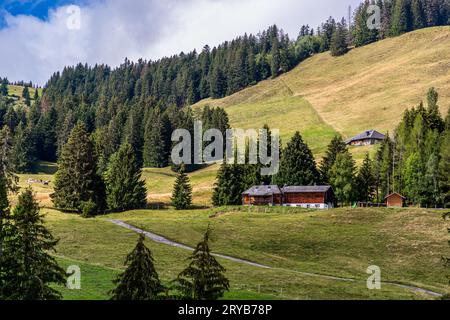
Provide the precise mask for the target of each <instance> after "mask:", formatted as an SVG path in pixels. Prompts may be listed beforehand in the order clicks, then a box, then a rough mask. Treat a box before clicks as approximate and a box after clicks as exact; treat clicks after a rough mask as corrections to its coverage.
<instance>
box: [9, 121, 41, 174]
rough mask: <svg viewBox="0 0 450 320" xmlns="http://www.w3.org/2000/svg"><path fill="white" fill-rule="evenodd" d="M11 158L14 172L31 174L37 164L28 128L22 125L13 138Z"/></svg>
mask: <svg viewBox="0 0 450 320" xmlns="http://www.w3.org/2000/svg"><path fill="white" fill-rule="evenodd" d="M11 158H12V159H11V161H12V162H13V163H14V167H15V169H16V172H19V173H26V172H33V170H34V166H35V164H36V162H37V157H36V147H35V145H34V141H33V138H32V134H31V130H30V129H29V128H28V127H27V128H24V127H23V125H19V128H18V130H17V132H16V135H15V137H14V146H13V150H12V154H11Z"/></svg>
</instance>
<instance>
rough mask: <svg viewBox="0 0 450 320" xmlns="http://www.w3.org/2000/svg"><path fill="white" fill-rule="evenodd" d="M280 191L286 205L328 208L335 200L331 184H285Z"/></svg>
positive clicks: (332, 205)
mask: <svg viewBox="0 0 450 320" xmlns="http://www.w3.org/2000/svg"><path fill="white" fill-rule="evenodd" d="M282 192H283V203H284V205H285V206H288V207H302V208H316V209H328V208H333V207H334V206H335V202H336V200H335V196H334V192H333V188H331V186H286V187H284V188H282Z"/></svg>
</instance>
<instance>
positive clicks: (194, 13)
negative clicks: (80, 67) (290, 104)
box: [0, 0, 362, 85]
mask: <svg viewBox="0 0 450 320" xmlns="http://www.w3.org/2000/svg"><path fill="white" fill-rule="evenodd" d="M361 1H362V0H276V1H275V0H52V1H51V0H35V1H30V0H18V1H17V0H16V1H13V0H0V77H8V79H10V80H12V81H18V80H24V81H29V80H31V81H33V82H34V83H38V84H40V85H44V84H45V83H46V81H47V80H48V79H49V77H50V76H51V75H52V74H53V73H54V72H56V71H60V70H62V69H63V68H64V67H65V66H71V65H75V64H77V63H88V64H91V65H93V64H103V63H104V64H108V65H110V66H112V67H115V66H117V65H119V64H120V63H122V62H123V61H124V59H125V58H128V59H130V60H134V61H136V60H138V59H141V58H143V59H147V60H149V59H152V60H155V59H159V58H161V57H163V56H168V55H172V54H177V53H180V52H181V51H184V52H188V51H191V50H193V49H197V50H201V48H203V46H204V45H206V44H208V45H210V46H215V45H217V44H220V43H221V42H223V41H227V40H230V39H233V38H235V37H236V36H240V35H243V34H244V33H253V34H256V33H257V32H259V31H261V30H264V29H266V28H267V27H268V26H270V25H273V24H277V25H278V26H279V27H281V28H283V29H284V30H285V31H286V32H287V33H288V34H289V35H290V36H291V37H292V38H294V37H296V35H297V34H298V32H299V29H300V27H301V26H302V25H303V24H309V25H310V26H313V27H317V26H318V25H319V24H320V23H321V22H323V21H325V20H326V19H327V18H328V17H329V16H330V15H332V16H334V17H336V18H338V19H340V18H341V17H342V16H347V15H348V6H349V5H351V6H352V7H353V8H355V7H356V5H357V4H359V3H360V2H361ZM71 5H77V6H78V7H77V9H78V10H77V12H78V14H77V15H76V14H74V11H73V6H71ZM75 20H76V21H77V23H75V24H73V22H74V21H75ZM74 25H77V26H78V27H77V28H73V26H74Z"/></svg>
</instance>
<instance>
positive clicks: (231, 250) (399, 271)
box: [46, 208, 448, 299]
mask: <svg viewBox="0 0 450 320" xmlns="http://www.w3.org/2000/svg"><path fill="white" fill-rule="evenodd" d="M248 210H251V211H248ZM46 212H47V218H46V221H47V224H48V226H49V227H50V229H51V230H52V232H53V233H54V234H55V235H56V236H57V237H58V238H60V239H61V240H60V243H59V245H58V248H57V249H58V252H57V255H58V257H59V259H60V261H61V263H62V264H63V265H64V266H67V265H71V264H76V265H79V266H80V267H81V271H82V290H81V291H70V290H64V293H65V297H66V298H68V299H79V298H82V299H87V298H95V299H102V298H106V297H107V295H106V293H107V291H108V290H109V289H111V283H110V280H111V279H112V278H113V277H114V276H115V275H116V274H117V273H118V272H119V271H120V270H122V269H123V265H122V263H123V260H124V258H125V255H126V254H127V252H129V251H130V250H131V249H132V247H133V246H134V244H135V241H136V240H137V235H136V234H135V233H133V232H132V231H129V230H126V229H123V228H121V227H118V226H115V225H113V224H112V223H110V222H109V221H107V219H111V218H113V219H122V220H124V221H127V222H129V223H130V224H132V225H135V226H137V227H140V228H143V229H145V230H148V231H152V232H155V233H157V234H160V235H163V236H165V237H167V238H169V239H172V240H175V241H178V242H181V243H184V244H188V245H191V246H192V245H195V244H196V243H197V242H198V240H199V239H200V238H201V236H202V233H203V232H204V230H205V228H206V226H207V225H208V224H209V223H210V224H211V225H212V227H213V229H214V236H213V243H212V249H213V251H214V252H218V253H224V254H228V255H232V256H235V257H239V258H244V259H248V260H251V261H254V262H259V263H263V264H266V265H268V266H270V267H272V268H274V269H262V268H257V267H253V266H247V265H243V264H239V263H236V262H230V261H227V260H223V259H219V260H220V262H221V263H223V264H224V265H225V266H226V268H227V275H228V277H229V278H230V280H231V288H232V292H231V293H230V294H229V295H228V296H227V297H228V298H257V299H388V298H390V299H430V298H432V297H431V296H429V295H426V294H423V293H420V292H415V291H412V290H410V289H405V288H400V287H396V286H392V285H389V284H384V285H383V286H382V290H368V289H367V288H366V283H365V281H366V279H367V277H368V275H367V274H366V269H367V267H368V266H370V265H377V266H379V267H380V268H381V270H382V281H391V282H396V283H403V284H412V285H416V286H420V287H423V288H428V289H431V290H434V291H438V292H442V293H443V292H446V290H448V280H447V279H446V277H445V274H446V271H445V269H444V267H443V266H442V264H441V261H440V258H441V255H443V254H446V253H447V252H448V246H447V243H446V239H445V235H446V229H445V223H444V221H443V220H442V219H441V217H440V213H438V212H433V211H426V210H419V209H407V210H389V209H385V208H384V209H353V210H352V209H335V210H329V211H324V212H317V211H308V210H302V209H293V208H289V209H286V208H271V209H269V208H255V209H248V208H245V209H242V208H219V209H209V210H195V211H183V212H176V211H172V210H160V211H150V210H143V211H131V212H126V213H121V214H113V215H108V216H103V217H98V218H95V219H83V218H80V217H78V216H74V215H66V214H62V213H60V212H57V211H53V210H47V211H46ZM268 221H270V223H268ZM281 229H282V230H284V232H282V233H280V232H279V230H281ZM147 245H148V246H149V247H150V248H151V250H152V252H153V254H154V257H155V260H156V267H157V270H158V271H159V273H160V275H161V278H162V280H163V281H164V282H166V283H167V282H168V281H170V279H172V278H173V277H175V276H176V275H177V274H178V273H179V272H180V271H181V270H182V268H183V267H184V266H185V265H186V262H187V261H186V258H187V256H188V255H189V252H187V251H184V250H182V249H179V248H174V247H169V246H166V245H163V244H157V243H154V242H152V241H150V240H147ZM306 273H318V274H324V275H333V276H341V277H349V278H352V279H356V280H357V281H355V282H348V281H338V280H335V279H329V278H322V277H317V276H313V275H308V274H306Z"/></svg>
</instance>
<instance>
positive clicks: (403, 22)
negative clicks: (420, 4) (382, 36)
mask: <svg viewBox="0 0 450 320" xmlns="http://www.w3.org/2000/svg"><path fill="white" fill-rule="evenodd" d="M410 9H411V8H410V6H409V1H408V0H396V1H395V6H394V9H393V10H394V11H393V14H392V24H391V34H392V35H393V36H399V35H401V34H403V33H405V32H408V31H411V23H412V21H411V11H410Z"/></svg>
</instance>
